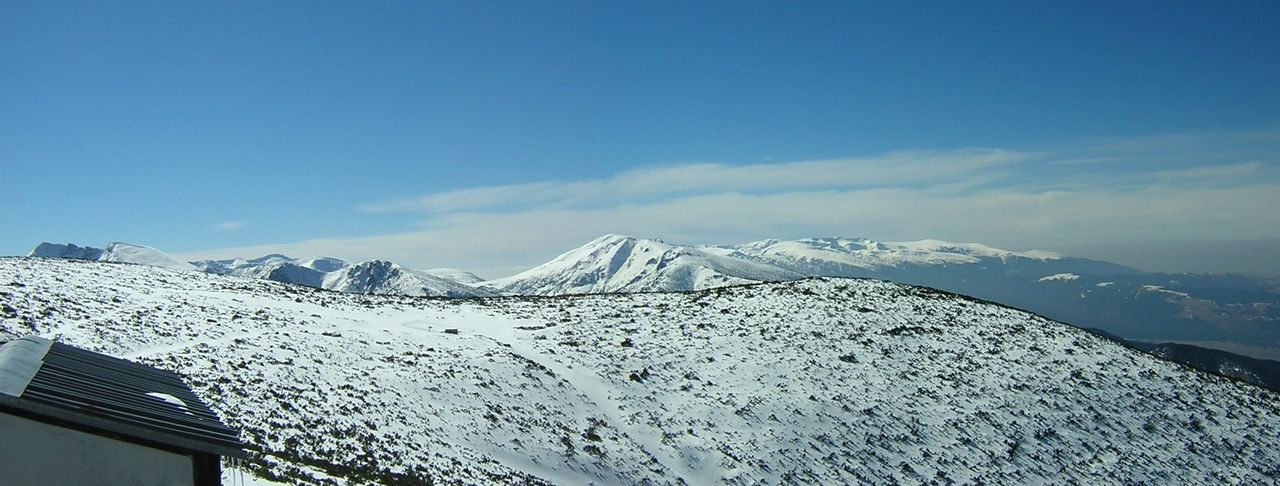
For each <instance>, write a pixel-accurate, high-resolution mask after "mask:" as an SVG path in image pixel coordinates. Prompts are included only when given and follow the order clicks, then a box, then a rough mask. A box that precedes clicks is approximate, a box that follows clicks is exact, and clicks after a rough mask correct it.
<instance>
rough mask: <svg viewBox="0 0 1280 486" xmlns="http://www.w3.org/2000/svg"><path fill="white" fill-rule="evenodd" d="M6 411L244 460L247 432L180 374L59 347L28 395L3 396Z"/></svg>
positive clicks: (0, 397)
mask: <svg viewBox="0 0 1280 486" xmlns="http://www.w3.org/2000/svg"><path fill="white" fill-rule="evenodd" d="M23 339H24V340H25V339H30V338H23ZM35 339H40V338H35ZM12 344H14V343H10V344H9V345H6V346H5V347H6V348H7V347H9V346H10V345H12ZM0 365H2V364H0ZM0 405H3V406H8V407H11V408H15V409H19V410H23V411H25V412H27V413H32V414H36V415H42V416H45V417H49V418H52V419H55V420H60V421H66V422H70V423H73V424H78V425H81V426H85V427H88V428H92V429H101V430H105V431H107V432H112V433H115V434H120V435H124V436H128V437H133V438H136V439H140V440H143V441H150V442H157V443H160V444H165V445H169V446H174V447H178V448H181V449H190V450H195V451H200V452H210V453H214V454H219V455H224V456H243V455H244V452H243V450H242V448H243V447H244V444H243V443H242V442H241V441H240V438H239V434H238V433H237V432H236V431H235V430H232V429H230V428H228V427H227V426H226V425H223V424H222V421H221V420H219V418H218V416H217V415H216V414H215V413H214V412H213V411H212V410H210V409H209V407H208V406H207V405H205V403H204V402H203V401H201V400H200V398H199V397H197V396H196V395H195V393H193V392H192V391H191V389H190V388H188V387H187V385H186V383H184V382H183V381H182V378H181V377H179V376H178V375H176V374H174V373H171V372H168V371H164V370H160V369H156V368H153V367H150V366H146V365H143V364H138V363H134V362H132V361H127V360H123V359H119V358H113V357H111V356H107V355H104V354H100V353H95V352H92V351H87V350H84V349H80V348H76V347H74V346H68V345H66V344H62V343H58V342H54V343H51V345H50V346H49V347H48V351H47V352H46V353H45V354H44V356H43V358H42V362H41V364H40V367H39V369H38V370H37V371H36V372H35V374H34V376H32V377H31V380H30V382H29V383H27V385H26V387H25V390H23V391H22V392H21V394H20V395H19V396H12V395H9V394H4V393H0Z"/></svg>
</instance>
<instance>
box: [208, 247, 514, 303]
mask: <svg viewBox="0 0 1280 486" xmlns="http://www.w3.org/2000/svg"><path fill="white" fill-rule="evenodd" d="M192 263H193V264H194V265H195V266H196V267H197V268H199V269H201V270H204V271H206V272H209V273H215V274H218V275H234V276H238V277H248V278H260V279H265V280H274V281H276V282H284V283H292V284H298V285H305V286H307V287H315V288H322V289H326V290H336V291H339V292H349V293H356V294H384V295H386V294H395V295H412V296H445V297H472V296H485V295H493V292H491V291H489V290H486V289H480V288H476V287H472V286H470V285H468V284H466V283H461V282H457V281H455V280H451V279H447V278H442V277H439V276H436V275H432V274H430V273H428V272H419V271H415V270H410V269H408V268H405V267H402V266H400V265H397V264H395V263H391V262H388V261H383V260H371V261H367V262H362V263H357V264H351V263H348V262H346V261H343V260H339V259H337V258H329V257H320V258H310V259H306V260H297V259H294V258H290V257H287V256H284V255H278V254H271V255H266V256H263V257H259V258H254V259H252V260H242V259H234V260H204V261H199V262H192ZM454 272H456V274H457V275H464V276H465V275H471V274H468V273H466V272H462V271H461V270H455V271H454ZM471 277H474V278H475V279H476V280H479V277H475V276H474V275H471Z"/></svg>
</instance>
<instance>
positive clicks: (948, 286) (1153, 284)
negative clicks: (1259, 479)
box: [32, 235, 1280, 359]
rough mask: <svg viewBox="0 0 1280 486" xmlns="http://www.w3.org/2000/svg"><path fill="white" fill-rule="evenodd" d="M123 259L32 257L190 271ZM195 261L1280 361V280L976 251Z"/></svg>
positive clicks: (281, 277) (432, 289)
mask: <svg viewBox="0 0 1280 486" xmlns="http://www.w3.org/2000/svg"><path fill="white" fill-rule="evenodd" d="M122 248H128V249H132V250H131V251H121V250H120V249H122ZM109 249H115V250H114V251H99V250H96V249H93V248H84V247H76V246H74V245H52V244H47V243H46V244H42V245H40V246H39V247H37V249H36V250H35V251H33V252H32V255H33V256H47V257H70V258H81V259H91V260H92V259H100V258H101V259H110V260H115V261H130V262H136V263H148V264H159V265H161V266H167V267H170V268H186V267H187V264H186V263H184V262H179V261H177V260H176V259H174V258H172V257H169V256H167V255H164V254H163V253H160V252H158V251H156V250H154V249H151V248H146V247H140V246H136V245H124V244H118V243H117V244H112V245H111V247H110V248H109ZM108 255H110V256H108ZM191 263H192V264H194V266H195V267H196V268H198V269H201V270H204V271H207V272H212V273H218V274H225V275H239V276H246V277H254V278H265V279H269V280H276V281H280V282H289V283H297V284H302V285H307V286H311V287H317V288H324V289H330V290H339V291H345V292H356V293H382V294H403V295H429V296H471V295H493V294H509V295H511V294H514V295H564V294H582V293H606V292H655V291H687V290H701V289H707V288H713V287H719V286H724V285H734V284H741V283H748V282H758V281H778V280H791V279H797V278H803V277H807V276H835V277H870V278H879V279H885V280H891V281H895V282H902V283H908V284H915V285H923V286H927V287H933V288H939V289H943V290H948V291H952V292H957V293H961V294H965V295H971V296H974V297H978V298H982V299H987V300H991V301H995V302H1000V303H1003V304H1006V305H1012V306H1015V307H1019V308H1024V309H1029V310H1032V311H1034V312H1037V313H1040V314H1042V315H1045V316H1048V317H1050V318H1053V319H1058V320H1061V321H1064V322H1070V323H1073V324H1076V325H1080V326H1082V327H1090V328H1098V329H1101V330H1104V331H1106V332H1109V333H1112V334H1115V335H1118V336H1122V337H1124V338H1126V339H1137V340H1147V341H1152V340H1154V341H1158V342H1168V341H1177V342H1186V343H1205V344H1206V345H1212V346H1218V347H1219V348H1226V349H1227V350H1229V351H1236V352H1240V351H1244V352H1251V353H1255V354H1253V356H1255V357H1262V358H1272V359H1275V357H1276V356H1280V280H1276V279H1268V278H1265V277H1251V276H1239V275H1186V274H1177V275H1169V274H1152V273H1146V272H1141V271H1139V270H1135V269H1133V268H1129V267H1125V266H1122V265H1117V264H1113V263H1108V262H1102V261H1097V260H1089V259H1082V258H1072V257H1068V256H1064V255H1058V254H1055V253H1051V252H1045V251H1026V252H1014V251H1008V250H1001V249H997V248H992V247H989V246H985V245H981V244H974V243H950V242H944V241H937V240H923V241H916V242H897V243H893V242H877V241H872V240H867V239H850V238H807V239H801V240H794V241H779V240H763V241H758V242H751V243H745V244H740V245H727V246H692V245H672V244H668V243H664V242H662V241H659V240H648V239H639V238H632V237H626V236H618V235H606V236H603V237H601V238H597V239H596V240H593V241H591V242H589V243H587V244H586V245H584V246H582V247H580V248H576V249H573V250H570V251H568V252H566V253H564V254H563V255H560V256H559V257H556V258H555V259H553V260H551V261H549V262H547V263H545V264H543V265H540V266H538V267H535V268H533V269H530V270H528V271H526V272H522V273H520V274H517V275H513V276H510V277H506V278H502V279H497V280H492V281H487V282H482V281H480V278H479V277H477V276H475V275H474V274H469V273H466V272H462V271H459V270H453V269H437V270H430V271H418V270H411V269H408V268H405V267H402V266H399V265H396V264H393V263H389V262H386V261H377V260H375V261H370V262H363V263H359V264H350V263H347V262H344V261H342V260H337V259H333V258H312V259H302V260H299V259H294V258H290V257H287V256H283V255H267V256H264V257H261V258H255V259H253V260H240V259H236V260H218V261H200V262H191ZM1233 346H1248V347H1249V348H1241V349H1235V348H1234V347H1233Z"/></svg>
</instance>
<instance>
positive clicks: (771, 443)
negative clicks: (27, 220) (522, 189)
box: [0, 258, 1280, 484]
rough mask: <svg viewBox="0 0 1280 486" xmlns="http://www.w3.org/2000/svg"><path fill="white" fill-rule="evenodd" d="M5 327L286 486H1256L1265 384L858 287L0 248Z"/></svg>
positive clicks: (1276, 451) (995, 309) (1269, 426)
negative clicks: (446, 280) (424, 277)
mask: <svg viewBox="0 0 1280 486" xmlns="http://www.w3.org/2000/svg"><path fill="white" fill-rule="evenodd" d="M0 303H3V305H2V306H0V341H5V340H7V339H10V338H13V337H16V336H19V335H24V334H29V333H35V334H40V335H42V336H46V337H51V338H56V339H59V340H62V341H64V342H67V343H69V344H73V345H77V346H82V347H86V348H89V349H93V350H95V351H100V352H105V353H108V354H112V355H116V356H121V357H125V358H129V359H135V360H140V361H143V362H146V363H149V364H152V365H155V366H159V367H162V368H165V369H170V370H173V371H175V372H177V373H179V374H180V375H182V376H184V377H185V378H186V380H187V381H188V382H190V383H191V384H192V386H193V388H194V389H195V390H196V391H197V392H198V393H200V394H201V395H203V396H205V397H208V402H209V404H210V405H211V406H212V407H213V408H214V409H215V410H217V411H218V412H219V413H220V414H221V415H222V417H223V419H224V420H225V421H226V422H227V423H228V424H231V425H233V426H236V427H239V428H241V429H242V430H243V431H244V439H245V440H246V441H247V442H248V443H249V444H251V445H252V446H253V447H254V448H256V449H257V450H256V451H255V452H254V453H253V454H252V462H251V468H252V472H253V473H254V474H257V475H265V476H272V477H276V478H277V479H279V480H282V481H286V482H290V483H298V484H348V483H359V484H363V483H367V482H401V483H414V482H415V481H417V482H427V481H431V482H435V483H441V484H477V483H521V484H528V483H534V484H539V483H545V482H551V483H558V484H637V483H651V484H718V483H725V484H794V483H805V484H841V483H876V484H886V483H898V484H924V483H934V482H936V483H939V484H950V483H958V484H990V483H1009V484H1027V483H1059V484H1063V483H1089V484H1099V483H1195V484H1205V483H1251V484H1265V483H1274V482H1276V481H1277V480H1280V400H1277V399H1278V398H1280V396H1277V395H1276V394H1275V393H1273V392H1269V391H1266V390H1263V389H1261V388H1257V387H1253V386H1249V385H1245V384H1242V383H1239V382H1235V381H1231V380H1228V379H1226V378H1222V377H1218V376H1214V375H1208V374H1205V373H1201V372H1197V371H1195V370H1192V369H1190V368H1187V367H1184V366H1181V365H1177V364H1174V363H1171V362H1168V361H1164V360H1161V359H1159V358H1156V357H1154V356H1151V355H1148V354H1144V353H1140V352H1138V351H1136V350H1134V349H1131V348H1128V347H1125V346H1122V345H1120V344H1117V343H1116V342H1114V341H1111V340H1108V339H1105V338H1102V337H1098V336H1096V335H1093V334H1090V333H1088V332H1085V331H1082V330H1080V329H1077V328H1074V327H1071V326H1067V325H1064V324H1060V323H1057V322H1054V321H1050V320H1047V319H1044V318H1042V317H1039V316H1036V315H1033V314H1029V313H1026V312H1023V311H1018V310H1014V309H1010V308H1006V307H1001V306H998V305H994V304H991V303H987V302H982V301H977V300H973V299H969V298H965V297H960V296H956V295H952V294H947V293H942V292H938V291H934V290H930V289H925V288H919V287H912V286H906V285H901V284H894V283H889V282H883V281H875V280H860V279H805V280H798V281H791V282H782V283H770V284H760V285H750V286H738V287H730V288H722V289H715V290H707V291H700V292H693V293H648V294H599V295H585V296H565V297H538V298H531V297H504V298H487V299H417V298H410V297H400V296H378V295H352V294H343V293H335V292H324V291H320V290H315V289H309V288H306V287H300V286H295V285H286V284H280V283H276V282H269V281H263V280H252V279H244V278H238V277H231V276H219V275H211V274H206V273H199V272H190V271H186V272H182V271H172V270H168V269H163V268H157V267H151V266H143V265H113V264H109V263H103V262H91V261H90V262H83V261H71V260H51V259H39V258H0Z"/></svg>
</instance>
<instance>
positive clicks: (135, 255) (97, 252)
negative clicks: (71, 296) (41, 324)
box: [27, 242, 196, 270]
mask: <svg viewBox="0 0 1280 486" xmlns="http://www.w3.org/2000/svg"><path fill="white" fill-rule="evenodd" d="M27 256H34V257H43V258H69V259H75V260H99V261H104V262H120V263H137V264H140V265H153V266H157V267H164V268H171V269H174V270H196V267H195V266H193V265H191V264H190V263H187V262H184V261H181V260H178V259H177V258H174V257H171V256H169V255H168V254H166V253H164V252H162V251H160V250H157V249H155V248H152V247H149V246H142V245H134V244H129V243H120V242H112V243H110V244H108V245H107V247H106V248H105V249H99V248H93V247H90V246H76V245H73V244H70V243H68V244H65V245H62V244H57V243H48V242H45V243H41V244H39V245H36V247H35V249H34V250H31V253H30V254H28V255H27Z"/></svg>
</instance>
